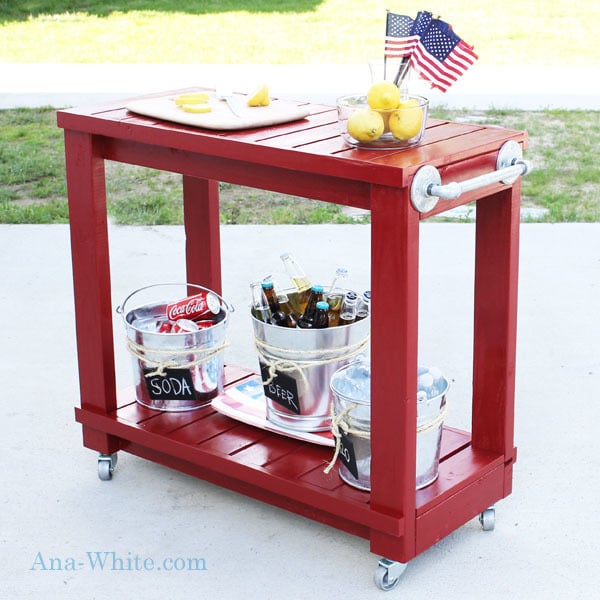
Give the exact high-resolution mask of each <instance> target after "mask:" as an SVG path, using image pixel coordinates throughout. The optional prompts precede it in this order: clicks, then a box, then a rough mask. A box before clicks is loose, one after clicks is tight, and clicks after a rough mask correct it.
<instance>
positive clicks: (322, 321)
mask: <svg viewBox="0 0 600 600" xmlns="http://www.w3.org/2000/svg"><path fill="white" fill-rule="evenodd" d="M316 309H317V312H316V315H315V323H314V325H313V329H326V328H327V327H328V326H329V304H327V302H325V300H321V301H320V302H317V306H316Z"/></svg>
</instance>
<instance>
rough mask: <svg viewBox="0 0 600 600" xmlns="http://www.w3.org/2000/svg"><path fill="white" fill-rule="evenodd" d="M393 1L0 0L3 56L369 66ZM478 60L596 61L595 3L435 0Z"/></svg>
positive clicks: (403, 6)
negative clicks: (474, 50) (386, 12)
mask: <svg viewBox="0 0 600 600" xmlns="http://www.w3.org/2000/svg"><path fill="white" fill-rule="evenodd" d="M386 8H390V9H391V10H392V11H393V12H397V13H402V14H409V15H411V16H415V15H416V12H417V10H419V9H421V8H427V7H423V6H420V5H418V4H414V3H407V2H400V1H397V2H395V3H394V2H392V3H390V2H389V1H388V0H322V1H319V0H218V1H217V0H180V1H179V2H173V0H19V1H18V2H17V1H16V0H0V62H1V61H12V62H84V63H85V62H98V63H103V62H130V63H138V62H141V63H153V62H177V63H191V64H194V63H213V64H220V63H234V64H235V63H240V64H245V63H253V64H260V63H271V64H292V63H307V64H311V63H332V64H336V63H345V64H359V63H364V62H365V61H366V60H367V59H368V58H371V57H373V56H380V55H381V54H382V52H383V37H384V33H385V9H386ZM429 9H430V10H432V11H433V12H436V11H439V12H440V13H441V16H442V17H443V18H444V19H445V20H446V21H448V22H449V23H451V24H452V25H453V27H454V29H455V30H456V32H457V33H458V34H459V35H460V36H461V37H462V38H463V39H465V40H466V41H467V42H469V43H470V44H474V45H475V49H476V51H477V52H478V54H479V56H480V61H481V62H482V64H514V63H515V62H518V63H519V64H552V63H560V64H590V65H597V64H598V63H600V44H598V43H597V40H596V37H597V25H598V23H600V3H599V2H597V0H576V2H565V0H503V2H502V3H501V4H493V3H489V2H472V1H470V0H444V1H443V2H442V1H440V2H438V3H437V5H436V3H433V4H430V5H429Z"/></svg>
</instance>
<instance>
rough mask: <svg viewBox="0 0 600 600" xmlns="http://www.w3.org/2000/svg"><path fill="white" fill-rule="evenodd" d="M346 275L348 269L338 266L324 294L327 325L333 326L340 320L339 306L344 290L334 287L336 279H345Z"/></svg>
mask: <svg viewBox="0 0 600 600" xmlns="http://www.w3.org/2000/svg"><path fill="white" fill-rule="evenodd" d="M346 277H348V269H346V268H345V267H338V268H337V269H336V270H335V277H334V278H333V282H332V283H331V286H330V287H329V291H328V292H327V293H326V294H325V298H326V300H327V303H328V304H329V327H335V326H336V325H339V322H340V307H341V306H342V300H343V298H344V292H343V291H342V290H341V289H339V288H336V287H335V286H336V283H337V282H338V279H340V278H342V279H345V278H346Z"/></svg>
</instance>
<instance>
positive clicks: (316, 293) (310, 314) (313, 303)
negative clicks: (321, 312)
mask: <svg viewBox="0 0 600 600" xmlns="http://www.w3.org/2000/svg"><path fill="white" fill-rule="evenodd" d="M321 300H323V286H322V285H313V286H312V288H310V296H309V297H308V301H307V303H306V309H305V310H304V312H303V313H302V316H301V317H300V318H299V319H298V327H301V328H302V329H310V328H311V327H313V326H314V324H315V318H316V316H317V302H320V301H321ZM328 306H329V305H328Z"/></svg>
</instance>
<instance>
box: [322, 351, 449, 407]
mask: <svg viewBox="0 0 600 600" xmlns="http://www.w3.org/2000/svg"><path fill="white" fill-rule="evenodd" d="M359 365H360V366H364V367H366V368H367V369H368V370H369V380H370V379H371V361H369V360H365V359H358V360H354V361H352V362H349V363H348V364H347V365H344V366H343V367H340V368H339V369H338V370H337V371H336V372H335V373H334V374H333V375H332V376H331V379H330V381H329V388H330V389H331V391H332V392H333V393H334V394H335V395H336V396H338V397H340V398H344V399H345V400H347V401H351V402H356V403H357V404H361V405H363V406H367V405H370V404H371V398H370V396H369V399H368V400H365V399H364V398H356V397H353V396H349V395H348V394H344V393H341V392H340V391H339V390H337V389H336V388H335V387H334V379H335V377H336V376H337V375H340V374H343V373H344V371H347V370H348V369H350V367H356V366H359ZM442 377H443V379H444V382H445V384H446V385H445V386H444V389H443V390H441V391H440V392H439V393H438V394H436V395H435V396H432V397H431V398H427V400H426V401H424V402H423V403H422V404H432V403H434V401H435V400H438V399H440V398H442V397H444V396H445V395H446V394H447V393H448V390H449V389H450V380H449V379H448V378H447V377H446V376H445V375H442ZM416 401H417V399H416V393H415V402H416Z"/></svg>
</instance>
